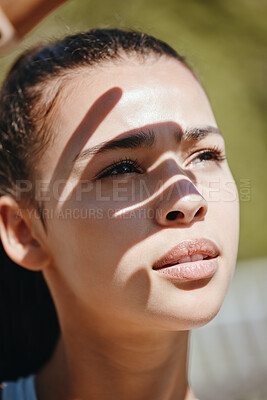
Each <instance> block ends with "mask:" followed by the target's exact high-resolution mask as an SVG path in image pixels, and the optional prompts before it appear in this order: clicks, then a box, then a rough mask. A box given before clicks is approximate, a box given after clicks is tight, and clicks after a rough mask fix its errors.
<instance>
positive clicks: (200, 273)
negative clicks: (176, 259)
mask: <svg viewBox="0 0 267 400" xmlns="http://www.w3.org/2000/svg"><path fill="white" fill-rule="evenodd" d="M217 269H218V260H217V257H216V258H210V259H208V260H201V261H191V262H187V263H181V264H175V265H171V266H169V267H164V268H161V269H155V270H154V271H156V272H157V273H159V274H160V275H164V276H166V277H167V278H170V279H176V280H179V281H197V280H200V279H206V278H211V277H212V276H213V275H214V274H215V272H216V271H217Z"/></svg>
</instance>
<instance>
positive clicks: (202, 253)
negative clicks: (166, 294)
mask: <svg viewBox="0 0 267 400" xmlns="http://www.w3.org/2000/svg"><path fill="white" fill-rule="evenodd" d="M218 255H219V249H218V247H217V245H216V244H215V243H214V242H213V241H211V240H209V239H194V240H185V241H183V242H180V243H179V244H178V245H177V246H175V247H173V248H172V249H171V250H170V251H168V253H166V254H165V255H164V256H163V257H161V258H160V259H159V260H158V261H157V262H156V263H155V264H154V265H153V269H154V270H156V271H158V272H159V273H161V274H163V275H165V276H167V277H172V278H175V279H178V280H197V279H205V278H209V277H211V276H212V275H214V274H215V272H216V270H217V268H218V260H217V257H218Z"/></svg>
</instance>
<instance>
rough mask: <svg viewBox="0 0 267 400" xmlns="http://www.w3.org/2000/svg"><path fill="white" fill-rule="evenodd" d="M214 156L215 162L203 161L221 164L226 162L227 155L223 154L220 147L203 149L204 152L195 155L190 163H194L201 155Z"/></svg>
mask: <svg viewBox="0 0 267 400" xmlns="http://www.w3.org/2000/svg"><path fill="white" fill-rule="evenodd" d="M207 154H209V155H213V156H214V159H213V160H202V161H204V162H209V161H217V162H221V161H224V160H226V154H225V153H224V152H223V150H222V149H220V148H219V147H218V146H214V147H211V148H210V149H203V150H198V151H197V152H195V153H193V154H192V156H194V155H197V156H196V157H194V158H193V159H192V160H191V161H190V162H192V161H194V160H195V159H196V158H198V157H200V156H201V155H202V156H203V155H207Z"/></svg>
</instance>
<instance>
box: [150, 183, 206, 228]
mask: <svg viewBox="0 0 267 400" xmlns="http://www.w3.org/2000/svg"><path fill="white" fill-rule="evenodd" d="M207 211H208V204H207V202H206V200H205V199H204V198H203V196H202V195H201V194H200V193H199V191H198V190H197V189H196V187H195V186H194V185H193V183H192V182H191V181H189V180H187V179H182V180H180V181H178V182H176V183H175V185H172V186H170V187H169V188H168V190H167V191H165V192H164V193H163V195H162V196H161V200H160V201H159V203H158V206H157V212H156V215H157V217H156V218H157V222H158V224H160V225H164V226H172V225H182V226H184V225H188V224H191V223H194V222H196V221H199V220H201V219H203V218H204V217H205V215H206V214H207Z"/></svg>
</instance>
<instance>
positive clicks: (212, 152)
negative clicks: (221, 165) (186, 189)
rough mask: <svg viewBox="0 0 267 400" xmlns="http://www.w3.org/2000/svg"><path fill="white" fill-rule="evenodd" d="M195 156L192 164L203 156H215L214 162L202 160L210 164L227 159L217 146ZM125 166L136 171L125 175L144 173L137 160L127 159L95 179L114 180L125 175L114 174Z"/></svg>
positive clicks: (114, 163)
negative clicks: (117, 169) (114, 171)
mask: <svg viewBox="0 0 267 400" xmlns="http://www.w3.org/2000/svg"><path fill="white" fill-rule="evenodd" d="M194 154H196V155H197V156H195V157H194V158H193V159H192V160H191V161H190V162H192V161H194V160H195V159H196V158H198V157H201V156H203V155H213V156H214V157H215V158H214V159H213V160H202V162H210V161H216V162H221V161H224V160H225V159H226V155H225V154H224V153H223V152H222V150H221V149H220V148H219V147H217V146H214V147H212V148H210V149H205V150H200V151H199V150H198V151H197V152H196V153H194ZM194 154H193V155H194ZM193 155H192V156H193ZM200 162H201V161H200ZM123 166H131V167H132V168H133V169H134V171H130V172H125V174H129V173H132V172H136V173H139V174H141V173H142V172H141V171H140V168H141V166H140V164H139V163H138V161H137V159H135V160H132V159H131V158H128V157H125V158H124V159H120V160H119V161H114V162H113V163H112V164H111V165H109V166H108V167H106V168H105V169H104V170H102V171H101V172H100V173H99V174H97V176H96V177H95V179H102V178H107V177H110V176H113V177H114V178H116V177H117V176H120V175H125V174H124V173H118V174H112V170H114V169H115V168H118V167H123Z"/></svg>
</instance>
